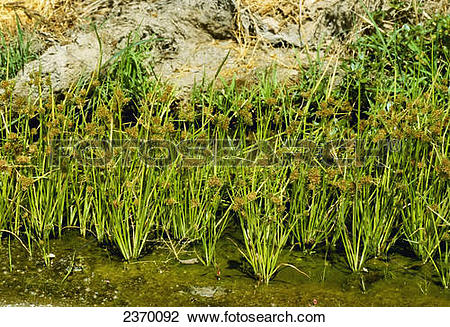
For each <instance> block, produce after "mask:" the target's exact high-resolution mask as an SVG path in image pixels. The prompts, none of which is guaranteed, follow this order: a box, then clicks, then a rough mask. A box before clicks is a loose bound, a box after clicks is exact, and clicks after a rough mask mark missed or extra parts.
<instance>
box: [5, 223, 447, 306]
mask: <svg viewBox="0 0 450 327" xmlns="http://www.w3.org/2000/svg"><path fill="white" fill-rule="evenodd" d="M1 244H2V245H1V246H2V248H0V274H1V279H0V305H26V306H30V305H39V306H42V305H52V306H309V305H313V303H317V304H316V305H317V306H450V292H449V291H445V290H444V289H443V288H442V287H441V286H439V285H438V280H437V276H436V275H435V273H434V271H433V270H432V268H431V267H430V266H421V265H419V264H418V263H417V262H415V261H414V260H413V259H411V258H407V257H404V256H401V255H392V257H391V258H390V259H389V262H383V261H377V260H372V261H370V262H368V263H367V264H366V270H367V272H364V273H362V274H361V275H357V274H352V273H350V272H349V271H348V269H347V267H346V265H345V262H343V260H342V256H341V255H334V256H330V255H329V256H328V257H327V259H326V260H325V258H324V256H323V255H319V254H309V255H305V254H303V253H300V252H296V251H292V252H289V253H286V254H285V255H284V257H283V259H282V260H283V261H284V262H289V263H291V264H295V265H296V266H297V267H299V268H300V269H301V270H303V271H304V272H306V273H307V274H308V275H309V276H310V278H309V279H308V278H306V277H305V276H303V275H301V274H299V273H297V272H295V271H294V270H292V269H289V268H286V269H284V270H282V271H281V272H280V273H279V274H278V275H277V276H276V278H275V279H274V280H273V282H271V284H270V285H268V286H266V285H262V286H258V285H257V283H256V282H255V281H254V280H253V279H251V278H250V277H248V276H247V275H246V274H245V269H243V268H245V267H243V266H242V264H241V261H240V257H239V253H238V251H236V248H235V246H234V245H233V244H232V243H231V242H228V241H224V242H223V243H222V244H220V247H219V257H220V260H219V266H220V270H221V275H220V276H221V278H220V280H217V278H216V270H215V269H213V268H208V267H204V266H202V265H200V264H194V265H185V264H180V263H179V262H178V261H176V260H175V259H174V256H173V255H171V254H170V252H169V251H168V250H167V248H164V247H163V246H160V247H158V246H156V247H155V249H154V250H153V252H152V253H151V254H149V255H147V256H145V257H143V258H142V259H141V260H140V261H139V262H136V263H124V262H121V261H120V260H119V259H118V257H117V256H115V255H113V254H111V253H110V252H109V251H107V250H105V249H103V248H101V247H100V246H98V244H97V243H96V241H95V240H94V239H93V238H87V239H84V238H81V237H79V236H78V234H77V233H75V232H69V233H66V234H65V235H63V237H62V238H61V239H59V240H53V241H52V243H51V248H52V253H53V254H54V255H55V257H54V258H53V259H52V264H51V266H49V267H46V266H45V265H44V263H43V261H42V259H41V258H38V256H36V257H35V258H30V257H29V256H28V254H27V253H26V252H25V251H24V250H23V249H22V248H21V247H20V246H19V245H18V244H16V242H13V241H12V240H11V246H10V247H9V245H8V244H9V243H8V240H7V239H3V240H2V243H1ZM9 249H10V250H11V256H9ZM193 257H195V253H189V252H187V253H186V252H185V253H183V254H182V258H183V259H189V258H193ZM10 258H11V260H12V262H11V264H10Z"/></svg>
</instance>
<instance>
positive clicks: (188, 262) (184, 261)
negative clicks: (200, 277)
mask: <svg viewBox="0 0 450 327" xmlns="http://www.w3.org/2000/svg"><path fill="white" fill-rule="evenodd" d="M178 261H179V262H180V263H181V264H183V265H195V264H197V263H198V259H197V258H191V259H179V260H178Z"/></svg>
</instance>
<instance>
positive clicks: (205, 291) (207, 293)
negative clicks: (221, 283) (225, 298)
mask: <svg viewBox="0 0 450 327" xmlns="http://www.w3.org/2000/svg"><path fill="white" fill-rule="evenodd" d="M190 293H191V294H192V295H197V296H201V297H215V296H222V295H225V293H226V292H225V290H224V289H223V288H222V287H213V286H207V287H197V286H192V287H191V288H190Z"/></svg>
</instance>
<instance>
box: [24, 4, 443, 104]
mask: <svg viewBox="0 0 450 327" xmlns="http://www.w3.org/2000/svg"><path fill="white" fill-rule="evenodd" d="M300 3H301V4H302V6H298V4H297V2H296V1H278V2H277V1H268V0H264V1H261V2H252V1H248V0H247V1H241V0H153V1H136V0H89V1H86V4H85V7H86V8H87V9H89V10H87V9H86V12H85V14H84V16H85V21H87V20H90V21H91V23H90V24H87V23H85V24H81V25H79V26H77V27H75V28H72V29H70V30H67V31H66V32H65V38H64V40H63V41H59V40H55V39H54V38H47V41H48V42H41V52H42V54H41V56H40V58H39V59H38V60H36V61H33V62H30V63H28V64H26V66H25V67H24V69H23V70H22V71H21V72H20V73H19V75H18V76H17V78H16V92H17V93H18V94H21V95H27V94H29V92H31V93H32V94H33V92H34V94H35V93H36V90H34V91H32V90H31V91H30V89H29V86H28V84H27V82H28V80H29V75H30V73H32V72H36V71H40V72H41V73H42V74H43V75H49V76H50V77H51V81H52V87H53V91H54V92H60V91H63V90H67V89H68V88H69V87H70V86H71V85H73V84H74V83H76V81H77V80H78V79H79V78H80V76H87V75H89V74H90V73H92V72H93V71H95V70H96V69H97V68H98V65H99V63H100V60H101V62H102V63H105V62H108V60H109V59H111V58H113V56H114V55H115V54H117V53H118V52H119V51H120V50H121V49H123V48H124V47H126V46H127V40H128V37H129V35H131V34H133V33H137V35H138V37H137V38H138V39H140V40H147V39H150V38H156V41H155V43H154V49H153V52H152V58H149V60H148V65H152V68H153V69H154V71H155V72H156V73H157V74H159V75H160V76H161V77H162V78H163V79H164V80H167V81H170V82H171V83H173V84H175V85H176V86H177V87H178V89H179V90H180V91H181V92H182V93H184V92H187V91H189V90H190V89H191V88H192V86H193V85H194V84H195V83H198V82H199V81H201V80H202V79H203V78H205V79H206V80H210V79H212V78H214V76H215V74H216V72H217V70H218V68H219V67H220V66H221V63H222V61H223V60H224V58H225V57H226V56H227V54H228V53H229V55H228V57H227V61H226V62H225V64H224V66H223V67H222V70H221V74H220V77H221V78H224V79H225V80H229V79H231V78H233V76H234V77H236V79H237V80H240V81H243V82H244V83H248V84H251V83H252V82H253V81H254V80H255V79H256V78H257V76H258V73H259V72H261V71H264V70H266V69H267V68H268V67H272V66H274V65H275V66H276V67H277V73H278V78H279V79H280V80H283V81H288V82H289V81H295V80H296V77H297V73H298V70H299V68H300V65H299V63H300V64H301V65H302V64H306V63H307V55H308V54H312V53H316V51H318V52H319V54H320V55H321V56H323V55H324V53H323V52H322V50H323V49H325V48H326V47H327V46H329V45H330V44H331V43H332V42H333V41H334V43H333V44H334V46H333V48H334V49H335V50H336V51H341V52H343V51H345V44H347V43H348V42H350V41H351V40H352V39H354V38H355V37H356V36H357V35H359V34H360V33H364V31H365V30H366V29H369V28H371V27H372V26H371V24H372V23H371V22H370V20H369V19H368V18H367V15H366V9H367V10H369V11H376V10H378V11H380V10H381V11H383V12H384V13H386V17H385V19H384V21H382V22H381V24H382V26H380V27H381V28H385V29H387V28H390V27H392V26H391V25H392V24H391V23H392V20H389V18H392V19H394V18H395V19H396V20H397V21H411V20H416V21H417V20H423V19H427V18H429V17H430V15H432V14H433V13H435V12H441V13H442V12H448V5H445V1H429V2H427V10H425V9H424V8H421V9H420V11H419V10H418V8H417V7H413V6H410V7H409V8H403V9H402V10H396V9H395V8H394V7H392V4H391V2H388V1H382V0H365V1H364V6H363V5H362V2H361V1H357V0H354V1H340V0H304V1H303V2H300ZM419 13H420V14H419ZM300 17H301V18H300ZM389 24H391V25H389ZM94 25H95V26H97V31H98V34H97V33H96V32H95V31H94V29H93V26H94ZM44 39H45V37H44ZM100 45H101V47H100ZM343 45H344V47H343Z"/></svg>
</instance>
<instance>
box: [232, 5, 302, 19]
mask: <svg viewBox="0 0 450 327" xmlns="http://www.w3.org/2000/svg"><path fill="white" fill-rule="evenodd" d="M240 3H241V5H242V6H244V7H246V8H248V9H249V10H250V11H251V12H252V13H257V14H258V15H260V16H262V17H264V16H271V17H273V18H277V19H278V20H279V21H280V22H281V23H282V24H285V23H288V22H290V23H296V24H298V22H299V19H298V18H299V12H300V1H298V0H258V1H255V0H241V1H240Z"/></svg>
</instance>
